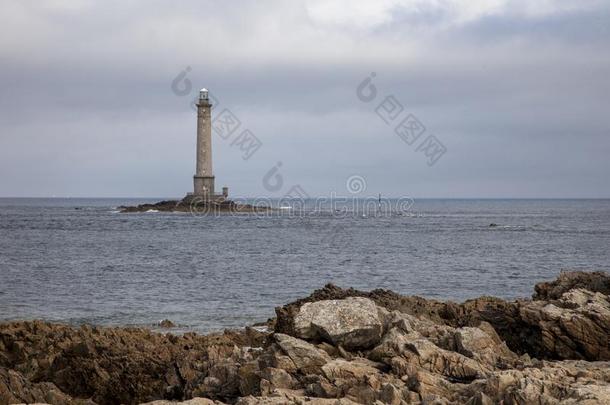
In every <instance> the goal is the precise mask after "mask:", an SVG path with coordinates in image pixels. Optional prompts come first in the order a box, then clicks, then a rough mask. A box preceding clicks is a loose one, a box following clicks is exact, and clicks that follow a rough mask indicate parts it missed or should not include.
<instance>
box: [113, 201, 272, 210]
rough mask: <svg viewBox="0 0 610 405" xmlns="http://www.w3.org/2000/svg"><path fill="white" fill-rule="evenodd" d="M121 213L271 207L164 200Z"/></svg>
mask: <svg viewBox="0 0 610 405" xmlns="http://www.w3.org/2000/svg"><path fill="white" fill-rule="evenodd" d="M118 210H119V211H120V212H122V213H134V212H157V211H158V212H190V213H192V214H220V213H231V214H244V213H265V212H272V211H273V208H271V207H259V206H254V205H250V204H239V203H236V202H235V201H231V200H222V199H218V200H216V201H207V200H204V199H196V198H195V199H193V198H191V199H187V198H184V199H182V200H166V201H160V202H158V203H154V204H140V205H136V206H121V207H118Z"/></svg>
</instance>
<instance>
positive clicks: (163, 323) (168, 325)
mask: <svg viewBox="0 0 610 405" xmlns="http://www.w3.org/2000/svg"><path fill="white" fill-rule="evenodd" d="M159 326H160V327H161V328H167V329H169V328H175V327H176V325H175V324H174V323H173V322H172V321H170V320H169V319H164V320H162V321H161V322H159Z"/></svg>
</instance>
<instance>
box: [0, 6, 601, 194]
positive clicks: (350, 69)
mask: <svg viewBox="0 0 610 405" xmlns="http://www.w3.org/2000/svg"><path fill="white" fill-rule="evenodd" d="M181 73H182V75H181ZM184 73H185V74H184ZM371 73H374V75H375V77H374V78H373V79H372V81H371V82H370V83H368V82H367V83H365V84H366V86H365V85H363V86H361V88H360V90H359V89H358V87H359V85H361V83H362V82H363V80H365V79H366V78H368V77H370V75H371ZM185 79H186V80H185ZM0 85H1V87H2V96H1V98H0V103H1V104H0V196H58V197H66V196H70V197H87V196H91V197H181V196H183V195H184V194H185V193H186V192H187V191H190V190H191V188H192V176H193V174H194V170H195V137H196V132H195V131H196V127H195V125H196V114H195V111H194V110H193V109H192V106H191V101H192V99H193V98H194V97H195V96H196V95H197V92H198V90H199V88H201V87H207V88H209V89H210V91H211V93H212V95H213V96H214V98H215V99H216V100H217V101H218V103H217V105H216V107H215V108H214V110H213V116H214V117H217V116H220V114H221V112H222V111H223V110H224V109H228V111H230V112H231V113H232V114H233V115H234V116H235V117H237V119H238V120H239V121H240V122H241V125H240V127H239V128H237V129H235V132H234V133H233V134H231V135H229V136H228V139H223V138H222V137H220V136H218V135H219V133H215V134H214V138H213V142H214V171H215V175H216V185H217V188H220V187H221V186H223V185H227V186H229V187H230V190H231V194H233V195H237V196H250V197H254V196H277V197H281V196H283V195H284V194H286V193H287V192H288V191H289V189H290V188H291V187H293V186H295V185H299V186H300V187H301V188H302V189H303V190H305V191H306V192H307V193H308V194H309V195H311V196H317V195H320V196H321V195H326V196H328V195H330V194H331V193H337V194H339V195H349V194H348V193H347V191H346V180H347V179H348V178H350V176H354V175H356V176H361V177H362V178H363V179H364V180H365V182H366V190H364V192H363V193H361V194H360V195H361V196H367V195H376V194H377V193H379V192H381V193H383V194H384V195H387V196H409V197H415V198H417V197H610V158H609V156H610V2H608V1H607V0H603V1H597V0H578V1H575V0H523V1H511V0H431V1H422V0H402V1H401V0H375V1H371V0H367V1H360V0H358V1H354V0H349V1H329V0H320V1H318V0H311V1H290V2H287V1H239V2H238V1H235V2H227V1H201V0H197V1H180V2H171V1H124V0H121V1H87V0H79V1H66V0H64V1H38V0H15V1H11V0H3V1H2V2H0ZM358 94H360V96H358ZM363 94H365V96H363ZM389 96H393V97H394V99H390V100H394V104H393V105H394V108H395V109H394V110H392V112H391V113H390V114H389V115H388V113H385V115H384V111H388V110H391V108H389V107H388V106H389V105H390V104H388V101H387V99H386V98H387V97H389ZM371 98H372V100H370V101H368V100H369V99H371ZM363 100H364V101H363ZM396 102H398V103H400V105H401V106H402V108H401V107H398V106H397V104H396ZM379 105H381V107H380V108H379ZM384 108H385V110H384ZM376 111H377V112H376ZM398 112H400V114H397V113H398ZM409 114H412V115H413V116H414V117H416V118H417V119H418V120H419V122H420V123H421V124H422V125H423V126H424V127H425V131H424V132H423V133H422V134H421V135H419V137H415V135H412V138H408V139H409V140H410V141H412V142H411V144H409V143H408V142H406V141H405V140H403V139H401V137H400V136H398V135H397V133H396V132H395V128H396V127H397V125H398V124H399V123H400V122H401V121H402V120H403V118H405V117H407V116H408V115H409ZM384 118H385V120H387V121H388V123H386V122H385V121H384ZM246 129H248V130H250V131H251V134H253V135H254V136H255V137H256V138H257V139H258V140H259V141H260V143H261V146H260V148H258V149H257V150H255V151H254V153H253V154H251V156H250V157H249V158H248V159H246V160H245V159H244V155H245V154H246V152H244V150H242V149H243V146H244V145H243V144H242V145H241V146H242V149H240V143H239V141H238V140H239V139H240V138H239V137H240V134H241V133H242V132H243V130H246ZM420 132H421V131H420ZM430 136H434V138H430ZM242 139H243V137H242ZM433 141H434V142H439V143H440V145H442V146H439V144H434V145H433V146H435V147H436V149H435V148H432V147H431V146H430V145H431V142H433ZM252 150H253V149H248V151H249V152H252ZM443 150H444V151H445V152H444V153H443V154H441V153H440V152H439V151H443ZM426 152H428V155H432V156H428V155H427V154H426ZM434 152H436V153H434ZM435 159H438V160H436V161H435V162H433V163H434V164H432V165H430V163H431V162H432V161H434V160H435ZM278 162H281V167H280V168H279V170H278V171H277V174H279V176H281V179H282V180H283V182H282V183H281V184H278V183H277V177H275V176H270V174H269V173H270V170H271V169H272V168H273V167H274V166H275V165H277V163H278ZM274 173H275V172H274ZM270 183H273V185H272V186H271V187H270V186H269V184H270Z"/></svg>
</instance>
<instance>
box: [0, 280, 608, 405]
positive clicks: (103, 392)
mask: <svg viewBox="0 0 610 405" xmlns="http://www.w3.org/2000/svg"><path fill="white" fill-rule="evenodd" d="M609 283H610V277H609V276H608V274H606V273H602V272H595V273H583V272H570V273H562V274H561V275H560V276H559V277H558V279H557V280H555V281H553V282H546V283H540V284H538V285H536V293H535V294H534V299H531V300H530V299H524V300H517V301H504V300H501V299H498V298H493V297H481V298H477V299H473V300H468V301H466V302H463V303H461V304H458V303H453V302H440V301H435V300H427V299H424V298H421V297H411V296H402V295H400V294H396V293H394V292H392V291H388V290H373V291H370V292H366V291H358V290H354V289H343V288H340V287H337V286H334V285H332V284H329V285H327V286H325V287H324V288H322V289H320V290H316V291H314V292H313V293H312V294H311V295H310V296H309V297H305V298H303V299H300V300H298V301H295V302H293V303H290V304H287V305H285V306H283V307H279V308H276V313H277V318H276V319H273V320H270V321H269V326H270V327H271V328H273V331H271V330H270V331H268V332H265V331H260V330H256V329H254V328H250V327H246V328H245V329H243V330H239V331H225V332H224V333H222V334H211V335H208V336H201V335H197V334H195V333H186V334H184V335H182V336H174V335H172V334H169V333H168V334H161V333H153V332H151V331H148V330H144V329H137V328H101V327H91V326H81V327H80V328H73V327H69V326H64V325H55V324H49V323H46V322H41V321H34V322H10V323H4V324H0V404H5V403H15V402H26V403H33V402H46V403H50V404H117V403H124V404H136V403H147V404H149V405H151V404H154V405H166V404H170V403H175V402H169V401H186V402H183V404H184V405H197V404H203V405H219V404H224V403H227V404H228V403H230V404H238V405H249V404H261V403H264V404H270V405H273V404H278V405H280V404H308V403H311V404H317V405H320V404H321V405H326V404H328V405H331V404H411V403H413V404H430V403H435V404H449V403H455V404H496V403H497V404H559V403H561V404H580V403H582V404H607V403H610V388H609V387H610V361H609V360H610V347H609V340H608V333H609V332H610V296H609V286H610V284H609ZM191 398H193V399H191ZM153 401H154V402H153Z"/></svg>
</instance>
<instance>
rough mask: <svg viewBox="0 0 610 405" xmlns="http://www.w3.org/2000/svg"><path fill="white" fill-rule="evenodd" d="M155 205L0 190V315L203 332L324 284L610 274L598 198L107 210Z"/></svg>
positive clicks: (427, 287)
mask: <svg viewBox="0 0 610 405" xmlns="http://www.w3.org/2000/svg"><path fill="white" fill-rule="evenodd" d="M156 201H159V199H128V198H125V199H74V198H71V199H62V198H53V199H28V198H21V199H19V198H3V199H0V320H2V321H7V320H24V319H44V320H49V321H55V322H62V323H68V324H74V325H79V324H83V323H87V324H94V325H119V326H138V327H150V328H152V329H155V328H156V327H157V326H156V325H157V324H158V323H159V321H161V320H163V319H169V320H171V321H172V322H173V323H175V324H176V325H177V328H176V331H177V332H183V331H195V332H202V333H207V332H211V331H220V330H223V329H225V328H240V327H243V326H246V325H252V324H254V323H257V322H264V321H266V320H267V319H268V318H270V317H273V316H274V314H275V312H274V308H275V307H276V306H281V305H283V304H286V303H289V302H291V301H293V300H295V299H297V298H301V297H304V296H307V295H309V294H310V293H311V292H312V291H314V290H315V289H318V288H321V287H323V286H324V285H325V284H327V283H334V284H336V285H338V286H341V287H354V288H357V289H362V290H372V289H376V288H384V289H391V290H393V291H396V292H398V293H401V294H408V295H418V296H423V297H427V298H433V299H437V300H453V301H463V300H466V299H469V298H474V297H478V296H481V295H492V296H497V297H502V298H506V299H516V298H524V297H530V296H531V295H532V293H533V287H534V284H535V283H537V282H540V281H544V280H552V279H553V278H555V277H556V276H557V275H558V274H559V272H560V271H562V270H586V271H593V270H602V271H610V200H603V199H599V200H547V199H540V200H535V199H527V200H525V199H523V200H521V199H415V200H412V201H411V202H410V203H405V204H402V205H400V204H399V202H398V201H393V200H387V201H386V200H384V201H383V203H382V201H378V202H377V203H375V202H374V200H373V203H371V201H368V204H362V205H360V206H358V205H357V204H356V205H354V204H346V203H345V202H342V203H343V206H341V205H340V204H339V205H337V206H327V205H325V204H319V203H318V202H316V201H310V200H307V201H304V202H302V204H301V205H299V206H298V207H295V206H292V205H290V204H289V203H286V202H285V201H283V202H277V207H276V208H278V209H277V210H274V211H272V212H267V213H264V214H263V213H259V214H219V215H201V214H200V213H198V212H197V210H194V212H183V213H164V212H155V211H150V212H143V213H134V214H122V213H119V212H118V209H117V207H119V206H121V205H134V204H140V203H146V202H149V203H152V202H156ZM387 202H389V204H387V205H386V203H387ZM393 203H395V205H392V204H393ZM402 203H404V201H403V202H402ZM399 205H400V207H399Z"/></svg>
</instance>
